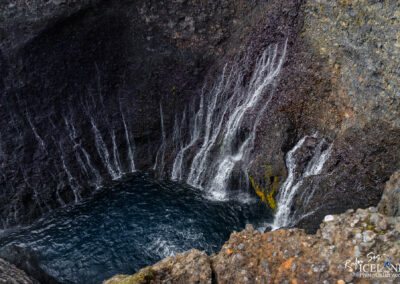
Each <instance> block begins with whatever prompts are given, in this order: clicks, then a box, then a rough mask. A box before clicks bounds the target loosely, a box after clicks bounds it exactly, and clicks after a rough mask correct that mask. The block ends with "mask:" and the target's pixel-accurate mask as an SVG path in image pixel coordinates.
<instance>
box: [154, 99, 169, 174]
mask: <svg viewBox="0 0 400 284" xmlns="http://www.w3.org/2000/svg"><path fill="white" fill-rule="evenodd" d="M160 120H161V139H162V140H161V146H160V148H159V149H158V151H157V155H156V161H155V163H154V166H153V170H156V169H159V172H160V173H162V172H163V171H164V166H165V160H164V158H165V150H166V148H167V134H166V133H165V125H164V113H163V109H162V105H161V103H160Z"/></svg>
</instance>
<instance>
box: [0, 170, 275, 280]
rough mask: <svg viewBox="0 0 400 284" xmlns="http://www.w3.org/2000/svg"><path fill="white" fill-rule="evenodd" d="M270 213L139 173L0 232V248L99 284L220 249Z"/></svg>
mask: <svg viewBox="0 0 400 284" xmlns="http://www.w3.org/2000/svg"><path fill="white" fill-rule="evenodd" d="M270 217H271V215H270V212H269V211H268V210H267V209H266V207H265V206H264V205H263V204H262V203H261V202H260V201H258V200H257V199H256V198H254V199H253V198H249V197H248V196H247V197H246V196H241V197H238V198H236V200H230V201H213V200H209V199H207V198H205V197H204V195H203V194H202V192H201V191H199V190H196V189H193V188H190V187H187V186H184V185H180V184H177V183H173V182H158V181H154V180H152V179H151V178H149V177H147V176H146V175H136V176H134V177H132V178H130V179H129V180H126V181H121V182H120V183H118V184H117V185H114V186H112V187H110V188H105V189H103V190H102V191H101V192H98V193H97V194H95V195H94V196H93V197H92V198H90V199H88V200H86V201H84V202H82V203H80V204H78V205H74V206H69V207H65V208H61V209H59V210H57V211H54V212H53V213H51V214H49V215H47V216H45V217H44V218H42V219H40V220H38V221H37V222H36V223H35V224H33V225H31V226H29V227H27V228H22V229H19V230H14V231H8V232H5V233H3V234H2V235H1V236H0V247H2V246H5V245H8V244H19V245H23V246H30V247H32V248H33V249H35V250H36V251H37V252H38V254H39V256H40V260H41V266H42V267H43V268H44V269H45V270H46V271H47V272H48V273H49V274H51V275H53V276H54V277H56V278H57V279H58V280H60V281H62V282H65V283H85V284H86V283H87V284H89V283H101V282H102V281H103V280H104V279H107V278H109V277H111V276H113V275H115V274H132V273H134V272H136V271H137V270H139V269H140V268H142V267H145V266H147V265H151V264H154V263H155V262H157V261H159V260H160V259H162V258H164V257H167V256H172V255H174V254H176V253H179V252H183V251H185V250H188V249H191V248H197V249H200V250H206V251H207V253H212V252H217V251H218V250H219V249H220V248H221V246H222V245H223V243H224V242H225V241H227V240H228V238H229V235H230V233H231V232H232V231H234V230H237V231H238V230H242V229H243V228H244V227H245V225H246V224H249V223H251V224H254V225H255V226H258V225H261V224H263V223H265V221H267V220H268V219H269V218H270Z"/></svg>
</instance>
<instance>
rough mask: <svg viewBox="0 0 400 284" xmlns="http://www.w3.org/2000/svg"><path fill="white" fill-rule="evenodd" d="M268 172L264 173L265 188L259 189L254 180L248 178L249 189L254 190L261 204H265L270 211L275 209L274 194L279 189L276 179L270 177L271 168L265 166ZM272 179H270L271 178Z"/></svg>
mask: <svg viewBox="0 0 400 284" xmlns="http://www.w3.org/2000/svg"><path fill="white" fill-rule="evenodd" d="M267 168H268V170H267V171H266V172H265V180H266V186H265V187H260V185H259V184H256V182H255V180H254V178H252V177H251V176H249V179H250V182H251V187H252V188H253V189H254V191H255V192H256V194H257V195H258V196H259V197H260V198H261V200H262V202H264V203H265V204H267V205H268V206H269V207H270V208H271V209H272V210H275V209H276V207H277V206H276V202H275V198H274V196H275V194H276V192H277V190H278V187H279V180H278V177H276V176H275V177H272V167H271V166H267ZM271 177H272V178H271Z"/></svg>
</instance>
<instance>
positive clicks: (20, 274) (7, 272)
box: [0, 258, 39, 284]
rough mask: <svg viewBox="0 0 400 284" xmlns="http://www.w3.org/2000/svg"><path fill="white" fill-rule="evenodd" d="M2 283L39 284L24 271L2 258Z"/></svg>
mask: <svg viewBox="0 0 400 284" xmlns="http://www.w3.org/2000/svg"><path fill="white" fill-rule="evenodd" d="M0 283H1V284H9V283H10V284H14V283H16V284H39V282H37V281H36V280H34V279H32V278H30V277H29V276H28V275H26V273H25V272H24V271H22V270H19V269H18V268H16V267H15V266H14V265H12V264H10V263H8V262H7V261H5V260H3V259H1V258H0Z"/></svg>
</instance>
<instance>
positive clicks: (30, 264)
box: [0, 245, 60, 284]
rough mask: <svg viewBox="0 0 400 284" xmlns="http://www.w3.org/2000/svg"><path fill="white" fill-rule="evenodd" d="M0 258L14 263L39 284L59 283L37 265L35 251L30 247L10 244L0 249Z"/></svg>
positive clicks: (37, 259)
mask: <svg viewBox="0 0 400 284" xmlns="http://www.w3.org/2000/svg"><path fill="white" fill-rule="evenodd" d="M0 258H2V259H4V260H6V261H8V262H9V263H11V264H13V265H15V266H16V267H17V268H18V269H21V270H22V271H24V272H25V273H26V274H27V275H29V277H31V278H33V279H35V280H36V281H37V282H38V283H41V284H59V283H60V282H58V281H57V280H56V279H54V278H53V277H52V276H50V275H48V274H47V273H46V272H45V271H44V270H43V269H42V268H41V267H40V265H39V258H38V256H37V255H36V252H35V251H34V250H32V249H30V248H25V247H20V246H16V245H11V246H8V247H4V248H2V249H1V250H0Z"/></svg>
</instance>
